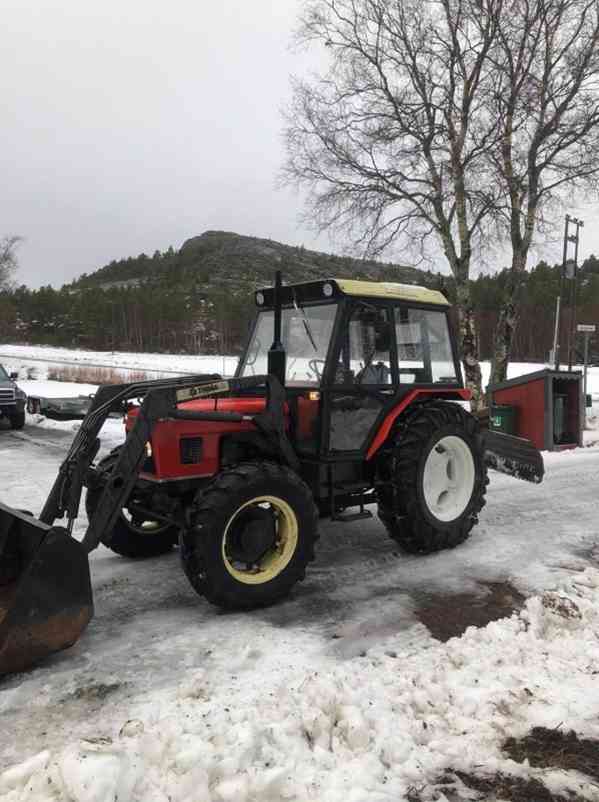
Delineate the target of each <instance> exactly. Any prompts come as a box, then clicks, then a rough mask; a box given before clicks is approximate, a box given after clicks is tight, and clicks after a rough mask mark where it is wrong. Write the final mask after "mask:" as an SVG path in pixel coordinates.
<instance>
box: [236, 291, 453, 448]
mask: <svg viewBox="0 0 599 802" xmlns="http://www.w3.org/2000/svg"><path fill="white" fill-rule="evenodd" d="M255 300H256V305H257V307H258V314H257V316H256V320H255V322H254V326H253V328H252V331H251V334H250V337H249V341H248V344H247V347H246V350H245V353H244V355H243V356H242V358H241V360H240V363H239V368H238V371H237V376H238V377H251V376H258V375H263V374H265V373H269V372H273V371H272V369H271V368H270V363H269V350H270V346H271V341H272V337H273V331H274V329H275V316H276V314H277V298H276V292H275V290H274V289H266V290H260V291H258V292H257V293H256V295H255ZM448 312H449V304H448V302H447V300H446V298H445V297H444V296H443V295H442V293H440V292H436V291H434V290H429V289H427V288H424V287H417V286H412V285H406V284H396V283H386V282H384V283H375V282H369V281H355V280H348V279H328V280H325V281H311V282H307V283H304V284H298V285H294V286H288V287H282V288H281V290H280V332H281V346H282V350H283V351H284V354H285V359H284V360H282V361H281V362H280V363H279V365H277V368H278V372H279V375H278V378H279V380H280V381H281V383H282V384H283V385H284V387H285V389H286V393H287V398H288V403H289V405H290V409H291V420H292V426H291V431H290V436H291V439H292V441H293V443H294V445H295V447H296V448H297V449H298V451H299V453H300V455H302V454H305V455H318V456H321V457H327V456H328V457H330V458H335V457H336V456H338V455H339V454H340V453H342V454H344V455H352V454H353V455H354V456H355V457H356V458H362V459H363V458H364V456H366V455H367V454H371V452H372V453H374V452H373V449H376V440H377V434H378V433H379V431H380V426H381V424H382V423H383V422H384V420H385V417H386V415H387V413H388V412H389V411H391V410H393V409H396V408H397V406H398V404H399V403H401V401H402V399H406V398H407V397H410V398H414V397H416V396H418V395H422V394H423V393H431V392H432V393H439V394H441V393H442V394H443V395H444V397H448V396H447V394H448V393H449V396H450V397H455V398H460V399H463V398H465V397H467V396H466V394H465V391H464V390H463V389H462V388H463V385H462V377H461V368H460V363H459V359H458V355H457V348H456V343H455V338H454V337H453V335H452V329H451V326H450V325H449V320H448ZM269 368H270V369H269Z"/></svg>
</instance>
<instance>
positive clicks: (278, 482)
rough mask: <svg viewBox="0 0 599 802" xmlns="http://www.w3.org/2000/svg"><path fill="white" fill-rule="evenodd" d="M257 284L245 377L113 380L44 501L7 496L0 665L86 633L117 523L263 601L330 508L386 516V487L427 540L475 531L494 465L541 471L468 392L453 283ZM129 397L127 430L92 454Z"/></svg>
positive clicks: (396, 522) (281, 586) (231, 594)
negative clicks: (484, 425) (97, 556)
mask: <svg viewBox="0 0 599 802" xmlns="http://www.w3.org/2000/svg"><path fill="white" fill-rule="evenodd" d="M256 304H257V306H258V314H257V316H256V320H255V323H254V325H253V328H252V331H251V335H250V337H249V341H248V344H247V347H246V349H245V352H244V354H243V356H242V357H241V359H240V362H239V367H238V370H237V373H236V376H235V378H233V379H228V380H227V379H223V378H221V377H220V376H216V375H214V376H197V377H182V378H180V379H175V380H172V379H169V380H159V381H151V382H142V383H136V384H130V385H119V386H105V387H101V388H100V389H99V390H98V392H97V394H96V396H95V398H94V401H93V404H92V407H91V409H90V411H89V413H88V414H87V416H86V418H85V420H84V421H83V423H82V426H81V429H80V430H79V432H78V434H77V436H76V438H75V440H74V442H73V444H72V446H71V449H70V451H69V454H68V455H67V458H66V460H65V461H64V463H63V465H62V466H61V469H60V472H59V475H58V477H57V479H56V482H55V484H54V487H53V489H52V491H51V493H50V496H49V498H48V501H47V502H46V505H45V506H44V509H43V510H42V513H41V515H40V518H39V520H38V519H35V518H33V517H29V516H28V515H26V514H22V513H19V512H18V511H16V510H12V509H10V508H8V507H3V506H2V505H0V673H2V672H3V671H4V672H6V671H10V670H16V669H18V668H22V667H24V666H26V665H29V664H30V663H32V662H33V661H34V660H37V659H39V658H40V657H41V656H43V655H44V654H46V653H48V652H51V651H55V650H57V649H60V648H64V647H66V646H68V645H70V644H72V643H73V642H74V641H75V640H76V639H77V637H78V636H79V634H80V633H81V631H82V630H83V629H84V627H85V626H86V624H87V623H88V621H89V619H90V618H91V616H92V614H93V604H92V597H91V588H90V579H89V567H88V563H87V556H86V555H87V553H89V552H90V551H91V550H92V549H94V548H95V547H96V546H97V545H98V544H99V543H100V542H101V543H103V544H104V545H105V546H107V547H109V548H111V549H112V550H113V551H115V552H117V553H118V554H122V555H125V556H127V557H144V556H149V555H157V554H161V553H163V552H167V551H169V550H170V549H172V548H173V546H175V545H176V544H178V545H179V549H180V554H181V560H182V563H183V569H184V571H185V574H186V575H187V577H188V579H189V581H190V582H191V584H192V586H193V587H194V589H195V590H196V591H197V592H198V593H199V594H201V595H202V596H205V597H206V598H207V599H208V600H209V601H210V602H212V603H214V604H217V605H219V606H221V607H226V608H238V609H248V608H252V607H256V606H260V605H265V604H270V603H272V602H274V601H276V600H277V599H280V598H282V597H283V596H285V595H286V594H288V593H289V591H290V590H291V588H292V587H293V585H294V584H295V583H296V582H297V581H298V580H301V579H303V578H304V575H305V571H306V567H307V565H308V563H309V562H310V561H311V560H313V559H314V544H315V541H316V539H317V537H318V534H317V533H318V520H319V518H328V519H330V520H332V521H338V522H340V523H349V522H351V521H356V520H361V519H364V518H370V517H371V515H372V513H371V512H370V511H369V510H367V509H366V507H367V506H368V505H370V504H373V503H376V504H377V505H378V514H379V517H380V519H381V520H382V522H383V524H384V526H385V527H386V529H387V531H388V533H389V535H390V537H392V538H393V539H394V540H395V541H396V542H397V543H398V544H399V545H400V547H401V548H402V549H403V550H405V551H408V552H411V553H422V554H428V553H431V552H435V551H439V550H441V549H445V548H451V547H453V546H457V545H458V544H459V543H462V542H463V541H464V540H465V539H466V538H467V537H468V536H469V534H470V532H471V530H472V528H473V526H474V525H475V524H476V522H477V520H478V514H479V512H480V510H481V509H482V507H483V505H484V503H485V492H486V487H487V483H488V479H487V465H490V466H492V467H495V468H498V469H500V470H503V471H505V472H508V473H511V474H514V475H518V476H520V477H521V478H525V479H529V480H531V481H541V479H542V475H543V461H542V458H541V455H540V454H539V452H538V451H536V449H535V448H534V447H533V446H532V445H531V444H530V443H528V441H526V440H521V439H519V438H514V437H508V436H506V435H500V434H496V433H490V432H481V430H480V429H479V424H478V421H477V419H476V417H474V416H473V415H472V414H470V413H469V412H468V411H466V409H465V408H464V405H463V404H460V403H459V402H464V401H468V399H469V397H470V394H469V391H468V390H466V389H464V386H463V382H462V375H461V367H460V361H459V355H458V352H457V347H456V341H455V336H454V334H453V332H452V329H451V326H450V321H449V317H448V312H449V305H448V303H447V301H446V299H445V297H444V296H443V295H442V294H441V293H439V292H435V291H433V290H429V289H425V288H422V287H415V286H410V285H402V284H390V283H374V282H365V281H352V280H345V279H337V280H333V279H330V280H324V281H312V282H308V283H304V284H298V285H294V286H284V287H283V286H282V285H281V281H280V276H277V283H276V285H275V287H274V288H271V289H266V290H262V291H259V292H257V293H256ZM273 333H274V341H273ZM271 342H272V345H270V343H271ZM269 346H270V347H269ZM133 399H139V401H138V402H137V403H135V404H132V403H131V402H132V400H133ZM456 402H458V403H456ZM115 410H121V411H123V412H124V414H125V423H126V432H127V437H126V440H125V442H124V443H123V445H122V446H120V447H119V448H117V449H115V450H114V451H113V452H111V453H110V454H109V455H108V456H106V457H105V458H104V459H102V460H100V462H99V463H98V464H97V465H96V466H94V465H93V461H94V459H95V456H96V454H97V452H98V449H99V440H98V433H99V431H100V428H101V426H102V424H103V422H104V421H105V420H106V417H107V416H108V414H110V413H111V412H114V411H115ZM83 486H86V487H87V498H86V508H87V515H88V519H89V525H88V528H87V531H86V533H85V535H84V537H83V539H82V541H81V542H79V541H77V540H75V539H74V538H73V537H72V536H71V531H72V526H73V522H74V520H75V518H76V517H77V515H78V511H79V502H80V497H81V491H82V487H83ZM64 516H66V518H67V528H66V529H63V528H62V527H57V526H54V521H55V520H56V519H57V518H62V517H64Z"/></svg>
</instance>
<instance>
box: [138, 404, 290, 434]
mask: <svg viewBox="0 0 599 802" xmlns="http://www.w3.org/2000/svg"><path fill="white" fill-rule="evenodd" d="M177 409H179V410H181V411H185V412H233V413H235V414H237V415H257V414H258V413H260V412H264V410H265V409H266V399H265V398H217V399H215V398H199V399H196V400H195V401H184V402H182V403H180V404H177ZM138 413H139V407H138V406H133V407H131V408H130V409H129V410H128V412H127V417H126V419H125V426H126V429H127V431H129V429H131V428H132V427H133V424H134V423H135V419H136V418H137V415H138ZM284 414H285V419H286V422H287V424H288V423H289V405H288V404H284ZM213 426H214V424H213V423H212V424H211V430H212V431H213V428H212V427H213Z"/></svg>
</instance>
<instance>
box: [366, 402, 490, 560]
mask: <svg viewBox="0 0 599 802" xmlns="http://www.w3.org/2000/svg"><path fill="white" fill-rule="evenodd" d="M441 441H442V443H441ZM449 443H451V444H453V445H454V446H455V447H456V452H457V453H458V454H460V455H462V456H461V457H460V458H459V459H457V460H456V462H457V465H458V468H459V467H460V464H462V465H464V468H463V472H462V473H463V475H464V477H460V476H457V478H454V479H453V483H454V484H455V485H456V487H457V490H456V491H455V493H456V500H454V502H451V503H448V505H447V510H446V511H440V510H442V498H443V492H445V491H442V492H441V493H440V494H439V503H438V504H435V502H434V501H433V502H431V498H434V496H435V495H436V491H435V490H434V488H433V489H432V490H431V485H430V477H431V475H433V476H434V470H433V469H431V468H430V466H431V465H433V466H434V460H435V459H440V458H439V457H436V454H437V453H439V454H441V455H443V454H444V452H445V449H444V447H443V444H449ZM468 454H470V457H469V456H468ZM483 454H484V449H483V443H482V437H481V434H480V431H479V425H478V421H477V420H476V418H475V417H474V416H473V415H470V414H469V413H468V412H466V411H465V410H464V409H463V408H462V407H460V406H458V405H457V404H453V403H450V402H443V401H434V402H429V403H426V404H423V405H422V406H418V407H417V408H415V409H414V410H413V411H412V412H410V413H408V415H407V416H406V417H405V418H404V419H403V420H402V421H401V422H400V424H399V425H398V427H397V428H396V430H395V433H394V441H393V442H392V443H391V445H390V447H389V448H388V449H386V450H385V452H384V453H383V454H382V455H381V457H380V461H379V466H378V467H379V475H380V478H381V479H382V480H383V484H382V485H381V488H380V490H379V518H380V519H381V521H382V522H383V523H384V525H385V527H386V528H387V531H388V533H389V535H390V537H391V538H392V539H393V540H395V541H396V542H397V543H398V544H399V546H400V547H401V548H402V549H403V550H404V551H406V552H409V553H411V554H430V553H432V552H436V551H441V550H442V549H448V548H454V547H455V546H457V545H459V544H460V543H463V542H464V541H465V540H466V539H467V538H468V536H469V535H470V532H471V530H472V527H473V526H474V525H475V524H476V523H478V514H479V512H480V511H481V509H482V508H483V506H484V504H485V493H486V489H487V484H488V483H489V480H488V478H487V470H486V467H485V464H484V458H483ZM441 459H447V461H448V465H447V474H448V476H449V474H450V467H451V466H450V464H449V463H450V462H451V460H450V459H449V458H447V457H441ZM470 459H471V461H470ZM460 460H461V462H460ZM425 466H426V482H428V484H427V486H426V488H425ZM441 469H442V465H441ZM451 469H452V470H454V471H455V470H456V469H455V467H453V468H451ZM431 471H433V473H432V474H431ZM441 478H443V475H442V473H441ZM460 481H462V484H461V485H460ZM448 483H449V480H448ZM439 487H441V488H442V487H443V484H442V481H441V484H440V485H439ZM470 487H471V492H470ZM453 492H454V491H453V490H452V491H448V495H447V498H448V499H450V497H451V496H450V494H451V493H453ZM458 494H461V495H460V496H459V498H458V497H457V496H458ZM458 502H459V503H458ZM452 503H453V504H454V506H452ZM462 507H463V509H462ZM454 509H455V511H458V512H459V514H457V515H455V516H454V515H453V512H454Z"/></svg>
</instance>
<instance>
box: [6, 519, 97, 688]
mask: <svg viewBox="0 0 599 802" xmlns="http://www.w3.org/2000/svg"><path fill="white" fill-rule="evenodd" d="M92 616H93V601H92V590H91V581H90V574H89V563H88V559H87V554H86V553H85V551H84V550H83V548H82V546H81V544H80V543H78V542H77V541H76V540H74V539H73V538H72V537H71V536H70V535H69V534H68V532H67V531H66V529H64V528H62V527H59V526H47V525H46V524H43V523H41V521H38V520H37V519H36V518H33V517H31V516H29V515H27V514H26V513H23V512H20V511H19V510H14V509H12V508H11V507H6V506H5V505H4V504H0V676H1V675H3V674H8V673H11V672H13V671H22V670H23V669H26V668H28V667H30V666H32V665H34V664H35V663H37V662H39V661H40V660H41V659H42V658H44V657H46V655H49V654H52V653H53V652H58V651H60V650H61V649H66V648H67V647H69V646H72V645H73V644H74V643H75V641H77V640H78V638H79V636H80V635H81V633H82V632H83V630H84V629H85V627H86V626H87V624H88V623H89V621H90V619H91V618H92Z"/></svg>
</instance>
